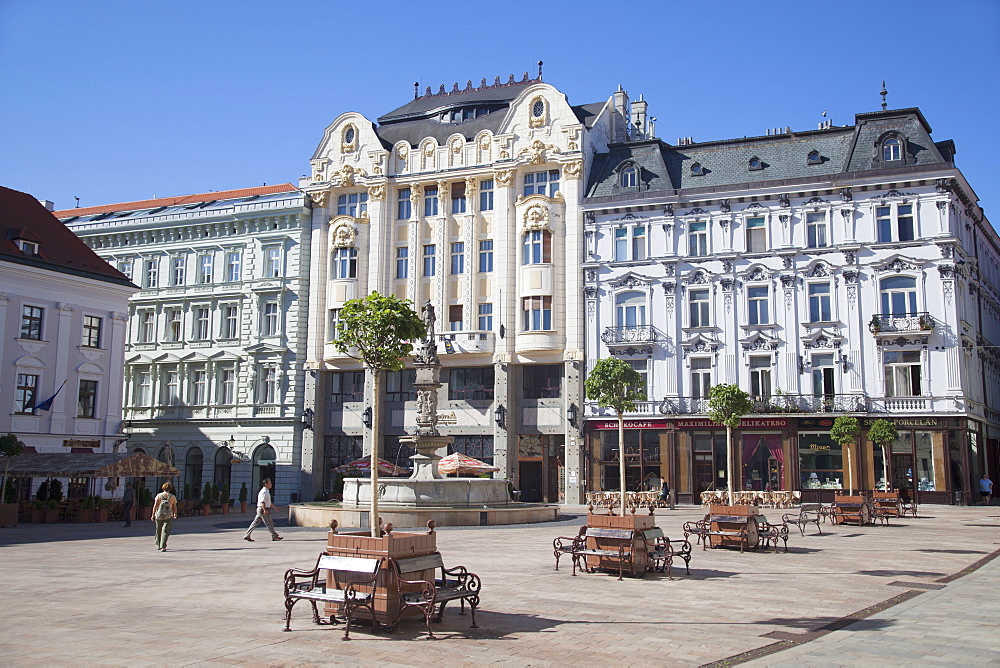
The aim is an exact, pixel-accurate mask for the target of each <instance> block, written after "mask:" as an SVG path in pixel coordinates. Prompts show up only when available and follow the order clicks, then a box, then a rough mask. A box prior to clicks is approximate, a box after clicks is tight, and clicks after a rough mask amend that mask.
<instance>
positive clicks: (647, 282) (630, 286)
mask: <svg viewBox="0 0 1000 668" xmlns="http://www.w3.org/2000/svg"><path fill="white" fill-rule="evenodd" d="M652 284H653V279H651V278H649V277H647V276H641V275H639V274H635V273H632V272H631V271H630V272H629V273H627V274H625V275H624V276H622V277H621V278H620V279H618V280H617V281H615V282H613V283H611V288H612V289H613V290H634V289H635V288H643V289H648V288H649V286H651V285H652Z"/></svg>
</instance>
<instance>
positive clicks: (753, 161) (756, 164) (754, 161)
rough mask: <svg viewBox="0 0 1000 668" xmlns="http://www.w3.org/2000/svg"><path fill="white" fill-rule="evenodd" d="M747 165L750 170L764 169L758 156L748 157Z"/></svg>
mask: <svg viewBox="0 0 1000 668" xmlns="http://www.w3.org/2000/svg"><path fill="white" fill-rule="evenodd" d="M747 167H748V168H749V169H750V171H751V172H755V171H759V170H761V169H764V163H763V162H761V161H760V158H758V157H757V156H754V157H752V158H750V162H749V163H747Z"/></svg>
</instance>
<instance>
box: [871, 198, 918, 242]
mask: <svg viewBox="0 0 1000 668" xmlns="http://www.w3.org/2000/svg"><path fill="white" fill-rule="evenodd" d="M875 228H876V231H877V234H878V241H879V242H882V243H888V242H890V241H913V239H914V236H913V205H912V204H887V205H885V206H877V207H875Z"/></svg>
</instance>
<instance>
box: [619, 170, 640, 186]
mask: <svg viewBox="0 0 1000 668" xmlns="http://www.w3.org/2000/svg"><path fill="white" fill-rule="evenodd" d="M638 180H639V179H638V175H637V173H636V169H635V167H627V168H625V169H623V170H622V188H634V187H635V186H636V183H637V182H638Z"/></svg>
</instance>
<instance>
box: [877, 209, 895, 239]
mask: <svg viewBox="0 0 1000 668" xmlns="http://www.w3.org/2000/svg"><path fill="white" fill-rule="evenodd" d="M875 229H876V232H877V235H878V237H877V238H878V241H879V242H882V243H886V242H889V241H892V209H891V208H890V207H887V206H877V207H875Z"/></svg>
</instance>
